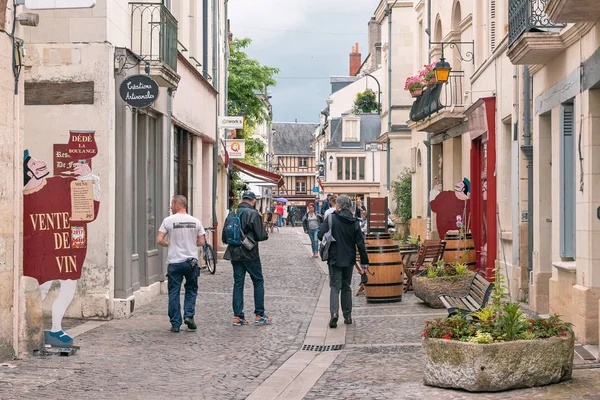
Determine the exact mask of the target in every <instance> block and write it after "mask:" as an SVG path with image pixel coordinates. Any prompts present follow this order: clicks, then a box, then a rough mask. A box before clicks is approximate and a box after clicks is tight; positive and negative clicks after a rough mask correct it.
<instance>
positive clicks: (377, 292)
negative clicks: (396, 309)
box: [365, 239, 404, 303]
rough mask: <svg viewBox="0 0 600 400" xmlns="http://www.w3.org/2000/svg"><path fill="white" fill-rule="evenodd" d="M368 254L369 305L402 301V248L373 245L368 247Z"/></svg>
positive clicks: (367, 287)
mask: <svg viewBox="0 0 600 400" xmlns="http://www.w3.org/2000/svg"><path fill="white" fill-rule="evenodd" d="M382 240H386V239H382ZM367 254H368V255H369V271H370V273H369V281H368V282H367V283H366V284H365V294H366V297H367V303H394V302H398V301H402V293H403V292H404V268H403V266H402V256H401V255H400V247H398V246H397V245H393V244H392V245H390V244H379V243H373V244H369V245H367ZM371 273H372V274H373V275H371Z"/></svg>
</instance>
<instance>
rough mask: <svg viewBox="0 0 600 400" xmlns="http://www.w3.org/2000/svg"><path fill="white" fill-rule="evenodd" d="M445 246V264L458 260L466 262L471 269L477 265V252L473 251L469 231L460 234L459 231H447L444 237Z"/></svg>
mask: <svg viewBox="0 0 600 400" xmlns="http://www.w3.org/2000/svg"><path fill="white" fill-rule="evenodd" d="M444 241H445V242H446V247H445V249H444V261H445V262H446V263H447V264H452V263H453V262H459V263H464V264H467V267H469V269H470V270H471V271H475V268H476V266H477V253H476V252H475V243H474V242H473V235H472V234H470V233H466V234H463V235H462V237H461V234H460V232H459V231H448V232H446V236H445V237H444Z"/></svg>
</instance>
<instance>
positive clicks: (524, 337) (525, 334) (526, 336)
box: [521, 331, 538, 340]
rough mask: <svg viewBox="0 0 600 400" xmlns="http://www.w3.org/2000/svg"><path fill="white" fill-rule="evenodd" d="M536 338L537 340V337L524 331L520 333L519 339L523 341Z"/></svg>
mask: <svg viewBox="0 0 600 400" xmlns="http://www.w3.org/2000/svg"><path fill="white" fill-rule="evenodd" d="M537 338H538V337H537V335H536V334H535V333H533V332H530V331H525V332H523V333H521V339H523V340H534V339H537Z"/></svg>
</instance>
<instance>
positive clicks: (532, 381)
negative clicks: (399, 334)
mask: <svg viewBox="0 0 600 400" xmlns="http://www.w3.org/2000/svg"><path fill="white" fill-rule="evenodd" d="M574 342H575V341H574V336H573V335H572V334H570V335H568V336H565V337H553V338H550V339H537V340H516V341H513V342H504V343H490V344H477V343H470V342H459V341H456V340H445V339H427V338H426V339H423V349H424V350H425V373H424V378H423V380H424V383H425V384H426V385H429V386H437V387H442V388H455V389H464V390H468V391H470V392H497V391H501V390H508V389H518V388H529V387H534V386H543V385H548V384H551V383H557V382H561V381H565V380H568V379H571V374H572V372H573V347H574Z"/></svg>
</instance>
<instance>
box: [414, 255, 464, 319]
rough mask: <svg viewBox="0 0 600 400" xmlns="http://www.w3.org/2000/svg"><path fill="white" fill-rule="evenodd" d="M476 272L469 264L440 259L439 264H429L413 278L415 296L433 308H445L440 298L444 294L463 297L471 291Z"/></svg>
mask: <svg viewBox="0 0 600 400" xmlns="http://www.w3.org/2000/svg"><path fill="white" fill-rule="evenodd" d="M474 275H475V273H474V272H472V271H470V270H469V268H468V266H467V264H464V263H458V262H455V263H452V264H446V263H445V262H444V260H438V262H437V264H435V265H434V264H429V266H428V267H427V269H426V270H425V271H423V272H422V273H420V274H419V275H417V276H415V277H414V278H413V290H414V293H415V296H416V297H418V298H419V299H421V300H422V301H423V302H424V303H425V304H426V305H427V306H429V307H431V308H444V305H443V304H442V302H441V301H440V299H439V296H440V295H442V294H446V295H452V296H457V297H461V296H464V295H466V294H467V293H468V292H469V286H470V284H471V281H472V280H473V276H474Z"/></svg>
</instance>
